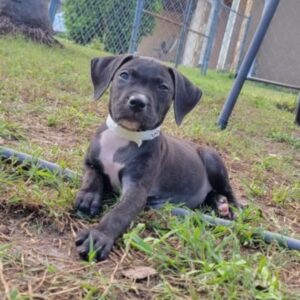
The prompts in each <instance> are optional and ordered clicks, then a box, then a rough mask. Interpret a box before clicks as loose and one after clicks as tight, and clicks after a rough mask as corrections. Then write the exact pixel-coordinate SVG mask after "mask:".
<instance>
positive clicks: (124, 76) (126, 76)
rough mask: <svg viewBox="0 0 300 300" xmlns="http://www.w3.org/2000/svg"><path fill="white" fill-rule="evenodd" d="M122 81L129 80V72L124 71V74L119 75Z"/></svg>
mask: <svg viewBox="0 0 300 300" xmlns="http://www.w3.org/2000/svg"><path fill="white" fill-rule="evenodd" d="M119 76H120V77H121V78H122V79H124V80H128V79H129V74H128V72H127V71H123V72H122V73H120V75H119Z"/></svg>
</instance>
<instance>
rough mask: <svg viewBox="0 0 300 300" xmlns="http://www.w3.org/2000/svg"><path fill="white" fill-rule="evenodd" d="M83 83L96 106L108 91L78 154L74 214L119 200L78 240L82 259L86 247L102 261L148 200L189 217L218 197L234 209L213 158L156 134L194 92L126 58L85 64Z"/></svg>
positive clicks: (190, 103)
mask: <svg viewBox="0 0 300 300" xmlns="http://www.w3.org/2000/svg"><path fill="white" fill-rule="evenodd" d="M91 77H92V81H93V85H94V94H95V98H96V99H99V98H100V97H101V96H102V94H103V93H104V92H105V91H106V89H107V88H108V87H109V85H110V84H111V89H110V98H109V116H108V118H107V120H106V122H105V123H104V124H103V125H102V126H101V127H100V128H99V129H98V131H97V133H96V135H95V136H94V138H93V139H92V141H91V144H90V147H89V149H88V152H87V154H86V157H85V172H84V177H83V183H82V187H81V189H80V191H79V193H78V194H77V197H76V202H75V206H76V209H77V210H78V211H79V212H80V213H83V214H88V215H90V216H95V215H97V214H98V213H99V212H100V209H101V204H102V201H103V199H104V198H105V197H107V195H110V194H111V193H112V192H113V191H115V192H118V191H120V194H121V198H120V201H119V202H118V203H117V204H116V205H115V206H114V207H113V208H112V209H111V211H110V212H108V213H107V214H106V215H105V216H104V217H103V218H102V219H101V221H100V223H99V224H97V225H96V226H95V227H94V228H91V229H88V230H86V231H84V232H81V233H79V234H78V236H77V238H76V246H77V249H78V252H79V255H80V256H81V257H82V258H83V259H87V257H88V253H89V251H90V246H91V244H93V249H94V250H95V251H96V258H97V260H104V259H106V258H107V256H108V254H109V252H110V250H111V248H112V246H113V244H114V241H115V239H116V238H117V237H118V236H120V235H121V234H122V233H123V232H124V231H125V230H126V228H127V227H128V226H129V224H130V222H131V221H132V220H134V219H135V217H136V216H137V215H138V214H139V212H141V211H142V210H143V209H144V208H145V206H146V204H147V202H149V201H151V199H152V200H153V199H156V200H159V201H160V202H163V201H165V202H167V201H169V202H172V203H184V204H185V205H186V206H188V207H189V208H192V209H194V208H199V207H200V206H201V205H203V204H204V203H208V204H210V205H212V206H214V207H217V206H218V200H219V199H220V197H222V198H224V197H226V201H227V202H228V204H230V205H233V206H235V207H239V204H238V202H237V201H236V199H235V196H234V194H233V192H232V188H231V186H230V183H229V179H228V175H227V171H226V168H225V166H224V163H223V162H222V160H221V158H220V157H219V156H218V154H217V153H216V152H215V151H213V150H211V149H208V148H202V147H200V146H199V145H196V144H193V143H191V142H188V141H183V140H179V139H176V138H174V137H171V136H168V135H165V134H162V133H161V132H160V125H161V124H162V122H163V120H164V118H165V116H166V114H167V112H168V110H169V108H170V106H171V104H172V103H173V106H174V112H175V120H176V123H177V124H178V125H180V123H181V122H182V120H183V118H184V116H185V115H186V114H187V113H189V112H190V111H191V110H192V109H193V108H194V106H195V105H196V104H197V103H198V101H199V100H200V97H201V91H200V89H198V88H197V87H196V86H194V85H193V84H192V83H191V82H190V81H189V80H188V79H187V78H185V77H184V76H182V75H181V74H179V73H178V72H177V70H175V69H173V68H170V67H167V66H165V65H162V64H160V63H159V62H158V61H156V60H154V59H151V58H145V57H138V56H132V55H120V56H110V57H103V58H95V59H93V60H92V62H91ZM222 203H224V201H223V200H222ZM223 206H224V205H223ZM231 215H232V214H231V213H229V216H231Z"/></svg>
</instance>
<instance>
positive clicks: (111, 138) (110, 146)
mask: <svg viewBox="0 0 300 300" xmlns="http://www.w3.org/2000/svg"><path fill="white" fill-rule="evenodd" d="M99 143H100V157H99V158H100V161H101V163H102V165H103V171H104V173H105V174H106V175H107V176H108V177H109V180H110V182H111V184H112V186H113V188H114V189H119V188H120V180H119V172H120V170H121V169H122V168H124V164H122V163H119V162H116V161H114V155H115V154H116V152H117V151H118V150H119V149H120V148H122V147H124V146H127V145H128V144H129V141H128V140H125V139H123V138H121V137H119V136H118V135H116V134H115V133H114V132H112V131H111V130H109V129H106V130H105V131H103V132H102V133H101V136H100V141H99Z"/></svg>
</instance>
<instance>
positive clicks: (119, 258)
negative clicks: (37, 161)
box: [0, 206, 158, 300]
mask: <svg viewBox="0 0 300 300" xmlns="http://www.w3.org/2000/svg"><path fill="white" fill-rule="evenodd" d="M0 220H1V223H0V228H1V231H0V244H1V248H0V254H1V257H2V258H3V259H2V274H1V272H0V277H1V275H2V280H0V287H1V286H2V288H3V289H2V288H1V290H3V291H4V293H2V294H1V292H0V296H1V295H2V296H1V297H4V296H5V292H6V296H7V295H8V294H9V293H11V292H12V291H14V289H16V291H17V292H18V294H19V295H24V296H25V295H26V296H28V297H32V299H56V300H57V299H82V298H83V297H84V296H86V295H87V294H89V293H90V294H93V293H92V292H91V291H93V290H94V291H95V292H96V291H97V293H99V291H100V294H104V295H109V293H110V292H111V290H114V286H115V285H118V284H119V281H122V285H123V286H124V285H129V286H130V285H133V287H134V288H133V291H132V292H128V293H129V294H128V295H125V294H123V295H122V293H121V291H118V290H114V295H115V296H117V295H119V296H117V298H115V299H127V298H128V297H130V299H134V298H135V297H137V298H138V299H141V298H139V296H141V295H143V296H142V299H150V298H151V296H150V294H149V293H148V291H147V288H149V287H153V286H154V285H155V284H156V283H157V280H158V278H157V276H156V277H155V278H151V279H150V277H149V276H146V277H145V278H143V279H144V280H142V281H140V282H135V281H136V280H135V279H127V278H124V275H123V273H124V272H126V270H129V269H131V268H133V267H134V266H138V267H141V266H146V267H147V262H145V258H144V257H143V255H140V254H138V253H137V255H136V256H135V257H132V254H131V255H127V254H126V253H125V252H123V250H122V249H120V248H119V249H118V247H115V249H114V251H113V252H112V253H111V254H110V257H109V259H107V260H106V261H104V262H98V263H87V262H83V261H80V260H79V257H78V255H77V252H76V249H75V246H74V235H75V232H76V231H77V230H78V229H79V228H82V227H86V226H87V224H85V223H84V222H81V221H80V220H76V219H73V218H71V216H66V218H65V220H60V221H58V220H57V219H53V220H51V219H50V218H47V216H45V215H42V214H41V213H40V212H39V211H34V209H23V208H21V207H14V208H12V207H11V208H10V209H8V208H7V207H6V208H4V207H3V206H1V207H0ZM0 271H1V268H0ZM151 277H152V276H151ZM145 283H146V284H145ZM134 290H135V291H134ZM123 296H124V297H123ZM118 297H119V298H118ZM1 299H4V298H1Z"/></svg>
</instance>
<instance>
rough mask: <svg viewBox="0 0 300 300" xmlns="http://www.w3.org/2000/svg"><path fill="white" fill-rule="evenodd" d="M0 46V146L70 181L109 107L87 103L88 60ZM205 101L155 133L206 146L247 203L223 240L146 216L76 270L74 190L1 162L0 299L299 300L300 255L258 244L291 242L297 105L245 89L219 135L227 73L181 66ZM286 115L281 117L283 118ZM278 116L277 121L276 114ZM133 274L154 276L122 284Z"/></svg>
mask: <svg viewBox="0 0 300 300" xmlns="http://www.w3.org/2000/svg"><path fill="white" fill-rule="evenodd" d="M62 43H63V44H64V45H65V48H64V49H58V48H46V47H44V46H41V45H36V44H33V43H31V42H28V41H25V40H23V39H21V38H20V39H13V38H9V37H7V38H1V39H0V145H4V146H6V147H11V148H14V149H16V150H18V151H23V152H26V153H29V154H31V155H33V156H34V157H40V158H43V159H46V160H48V161H53V162H57V163H59V164H60V165H61V166H62V167H68V168H70V169H73V170H75V171H77V172H79V173H80V172H81V168H82V162H83V156H84V153H85V151H86V148H87V146H88V143H89V139H90V137H91V136H92V134H93V133H94V132H95V129H96V128H97V126H98V125H99V124H100V123H101V122H102V121H103V120H104V119H105V117H106V114H107V95H108V94H106V95H105V97H104V99H103V100H102V101H101V102H93V101H92V100H91V99H92V97H91V95H92V88H91V83H90V78H89V72H90V71H89V65H90V59H91V58H92V57H95V56H100V55H104V53H103V52H100V51H99V50H96V49H92V48H88V47H80V46H76V45H74V44H71V43H69V42H66V41H63V40H62ZM180 70H181V72H182V73H183V74H185V75H186V76H187V77H189V78H190V79H191V80H192V81H193V82H194V83H195V84H197V85H198V86H199V87H200V88H201V89H202V90H203V99H202V100H201V103H200V105H199V106H197V107H196V109H195V110H194V111H193V112H192V113H191V114H190V115H189V116H188V117H187V118H186V119H185V120H184V122H183V125H182V126H181V127H180V128H178V127H176V125H175V122H174V117H173V113H172V112H170V113H169V115H168V117H167V120H166V122H165V124H164V128H163V129H164V131H165V132H168V133H170V134H173V135H176V136H180V137H183V138H186V139H189V140H193V141H195V142H197V143H199V144H206V145H209V146H212V147H214V148H216V149H217V150H218V151H219V152H220V154H221V155H222V157H223V158H224V160H225V161H226V164H227V167H228V169H229V174H230V177H231V181H232V184H233V187H234V190H235V192H236V194H237V196H238V198H240V199H242V200H244V201H246V202H247V203H248V206H249V207H248V208H247V209H246V210H245V211H243V213H242V214H240V216H239V218H238V220H237V222H236V224H235V225H233V226H232V227H230V228H226V227H223V226H216V227H211V226H209V225H207V224H206V223H205V222H204V221H203V220H202V218H201V215H199V214H196V215H193V216H191V217H188V218H185V219H177V218H174V217H172V216H171V214H170V208H169V207H167V208H166V209H164V210H162V211H156V212H153V211H146V212H144V213H142V214H141V215H140V216H139V218H138V220H136V222H134V223H133V224H132V225H131V228H130V229H129V230H128V232H127V233H126V234H125V235H124V236H123V237H121V238H120V239H118V241H117V245H116V246H115V247H114V251H113V252H112V254H111V255H110V257H109V259H108V260H107V261H105V262H101V263H95V262H93V255H94V253H93V252H91V253H90V261H89V262H82V261H80V260H79V258H78V256H77V254H76V250H75V247H74V236H75V233H76V232H77V231H78V230H80V229H82V228H85V227H87V226H90V224H89V223H90V222H96V220H90V221H86V220H81V219H78V218H76V217H75V216H74V215H73V211H72V205H73V201H74V198H75V195H76V192H77V191H78V188H79V182H77V181H74V182H66V181H64V180H62V178H60V177H59V176H57V175H56V174H52V173H49V172H46V171H40V170H38V169H37V168H35V167H33V168H30V169H24V168H22V166H17V165H15V164H10V165H7V164H4V163H0V189H1V193H0V220H1V221H0V241H1V244H0V298H5V297H6V298H7V299H299V298H300V273H299V269H300V255H299V252H296V251H290V250H286V249H283V248H280V247H279V246H277V245H276V244H271V245H267V244H265V243H264V242H262V241H260V240H258V239H257V238H256V235H255V234H254V233H255V232H256V231H257V230H258V228H261V227H263V228H265V229H269V230H272V231H276V232H280V233H283V234H287V235H291V236H294V237H298V238H299V237H300V227H299V224H300V219H299V209H300V185H299V182H300V174H299V168H300V152H299V142H300V129H299V127H297V126H296V125H295V124H294V122H293V120H294V118H295V116H294V114H293V107H295V103H296V98H297V96H296V94H294V93H292V92H291V91H288V90H283V89H273V88H272V87H271V86H265V85H262V84H256V83H250V82H247V83H246V85H245V87H244V88H243V91H242V93H241V96H240V98H239V101H238V103H237V106H236V108H235V111H234V113H233V115H232V118H231V120H230V123H229V126H228V129H227V130H225V131H220V130H219V129H218V127H217V126H216V124H215V122H216V119H217V116H218V114H219V112H220V109H221V107H222V104H223V103H224V100H225V98H226V95H227V94H228V92H229V90H230V87H231V85H232V78H231V76H230V75H229V74H224V73H216V72H214V71H210V72H209V73H208V75H207V76H205V77H204V76H201V75H200V74H199V70H197V69H192V68H186V67H182V68H181V69H180ZM283 104H284V106H283ZM286 108H288V109H286ZM138 266H149V267H152V268H154V269H155V270H156V271H157V272H158V274H157V275H151V276H150V275H149V276H148V278H146V279H144V280H137V279H136V280H135V279H132V278H127V277H126V276H124V275H123V271H124V270H128V269H132V270H133V271H135V268H136V267H138Z"/></svg>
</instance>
